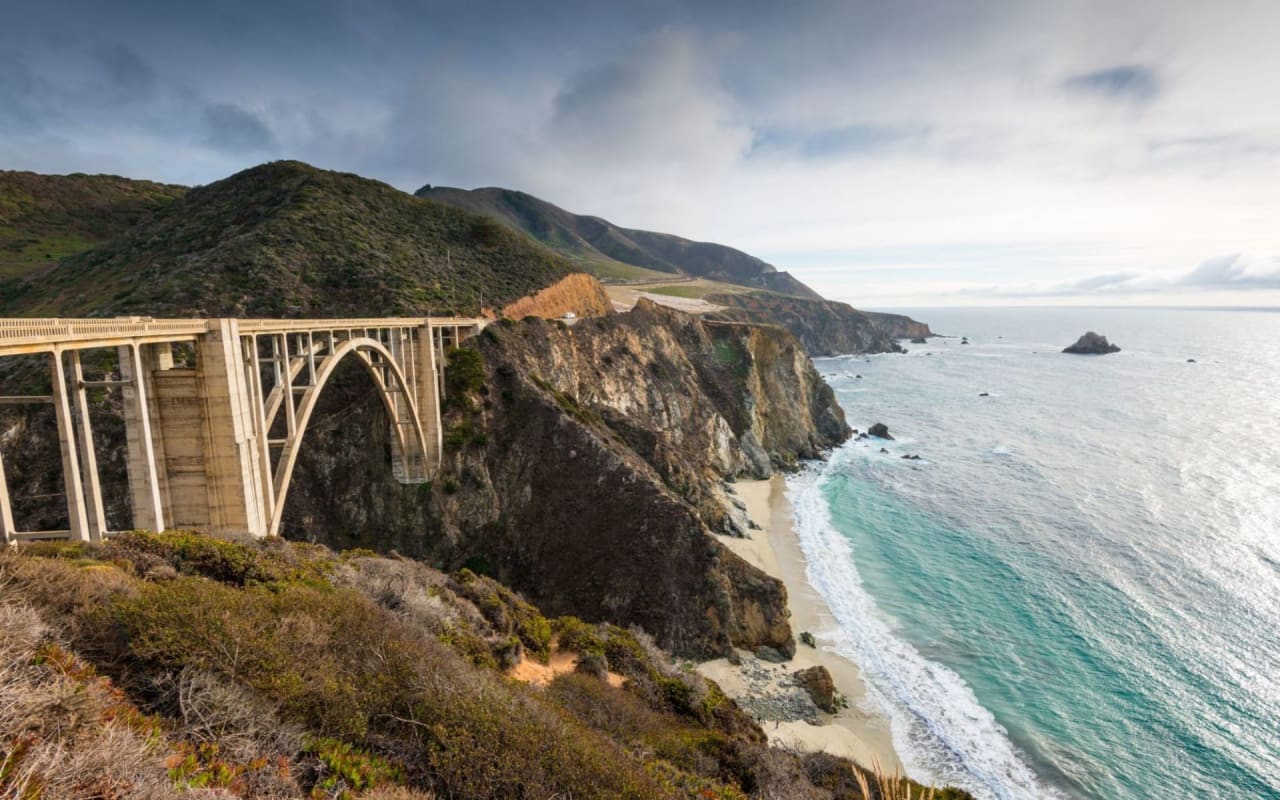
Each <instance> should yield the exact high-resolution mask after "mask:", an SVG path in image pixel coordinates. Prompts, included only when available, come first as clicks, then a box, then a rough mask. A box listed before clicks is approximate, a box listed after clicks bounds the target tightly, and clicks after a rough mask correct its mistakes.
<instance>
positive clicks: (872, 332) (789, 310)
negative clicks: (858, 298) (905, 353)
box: [707, 294, 902, 356]
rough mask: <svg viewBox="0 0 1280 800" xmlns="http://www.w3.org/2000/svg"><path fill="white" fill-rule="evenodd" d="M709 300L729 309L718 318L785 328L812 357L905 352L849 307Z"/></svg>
mask: <svg viewBox="0 0 1280 800" xmlns="http://www.w3.org/2000/svg"><path fill="white" fill-rule="evenodd" d="M707 300H708V301H709V302H712V303H717V304H719V305H723V306H728V307H729V308H728V309H726V310H725V311H722V312H720V313H719V314H718V315H717V316H718V317H719V318H721V319H731V320H743V321H750V322H758V323H766V324H770V323H771V324H776V325H781V326H783V327H784V328H786V329H787V330H789V331H791V333H792V334H794V335H795V337H796V338H797V339H799V340H800V342H801V343H802V344H803V345H804V347H805V350H807V351H808V352H809V354H810V355H812V356H836V355H845V354H848V353H896V352H900V351H901V350H902V348H901V347H900V346H899V345H898V343H897V341H896V335H895V334H894V333H893V332H892V331H889V330H886V329H884V328H882V327H881V326H880V325H878V324H877V323H876V321H875V320H874V319H873V318H872V316H871V315H869V314H865V313H863V312H861V311H859V310H857V309H856V308H854V307H853V306H850V305H848V304H847V303H837V302H834V301H830V300H804V299H800V298H794V297H778V296H774V295H763V294H749V295H748V294H718V295H713V296H709V297H708V298H707Z"/></svg>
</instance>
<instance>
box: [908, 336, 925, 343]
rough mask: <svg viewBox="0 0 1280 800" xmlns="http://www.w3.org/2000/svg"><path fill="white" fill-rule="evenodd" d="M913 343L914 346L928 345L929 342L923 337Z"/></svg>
mask: <svg viewBox="0 0 1280 800" xmlns="http://www.w3.org/2000/svg"><path fill="white" fill-rule="evenodd" d="M911 343H912V344H928V343H929V340H928V339H926V338H924V337H923V336H917V337H916V338H914V339H912V340H911Z"/></svg>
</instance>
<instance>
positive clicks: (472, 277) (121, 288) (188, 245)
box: [0, 161, 580, 317]
mask: <svg viewBox="0 0 1280 800" xmlns="http://www.w3.org/2000/svg"><path fill="white" fill-rule="evenodd" d="M577 271H580V270H578V269H576V268H575V266H574V265H573V264H572V263H571V262H570V261H569V260H568V259H566V258H564V257H563V256H561V255H559V254H557V253H554V252H552V251H551V250H549V249H547V248H545V247H543V246H541V245H539V244H538V243H537V242H534V241H531V240H530V239H529V238H528V237H527V236H525V235H523V234H521V233H517V232H514V231H511V230H509V229H508V228H506V227H505V226H502V225H499V224H497V223H496V222H494V221H493V220H492V219H490V218H488V217H484V216H480V215H477V214H472V213H468V212H466V211H463V210H460V209H457V208H454V207H452V206H449V205H445V204H443V203H436V202H432V201H429V200H422V199H419V198H415V197H413V196H411V195H408V194H405V193H404V192H401V191H399V190H397V189H395V188H393V187H391V186H388V185H386V184H384V183H380V182H378V181H373V180H369V179H366V178H361V177H359V176H357V175H350V174H345V173H338V172H329V171H326V170H321V169H317V168H315V167H311V166H308V165H306V164H302V163H298V162H291V161H281V162H273V163H270V164H263V165H261V166H257V167H253V168H252V169H248V170H245V171H243V172H240V173H237V174H235V175H232V176H231V177H229V178H226V179H224V180H221V181H218V182H216V183H213V184H210V185H208V186H204V187H201V188H198V189H193V190H191V191H190V192H189V193H187V194H185V195H184V196H182V197H181V198H180V199H178V200H176V201H174V202H169V203H168V204H167V205H164V206H162V207H160V208H158V209H156V210H155V211H154V213H153V214H152V215H151V216H150V217H149V218H146V219H143V220H141V221H140V223H139V224H137V225H134V226H132V227H130V228H128V229H127V230H126V231H124V232H123V233H122V234H121V235H119V236H117V237H115V238H113V239H111V240H110V241H108V242H106V243H104V244H101V245H99V246H97V247H94V248H93V249H91V250H88V251H86V252H83V253H79V254H76V255H72V256H70V257H68V258H65V259H63V260H62V261H61V262H60V263H59V264H58V265H57V266H56V267H54V268H52V269H50V270H48V271H47V272H45V273H43V274H41V275H39V276H38V278H36V279H33V280H21V279H19V280H10V281H9V282H8V283H7V284H4V285H0V314H3V315H17V314H21V315H38V314H57V315H64V316H65V315H73V314H83V315H95V316H103V315H108V316H109V315H115V314H125V313H145V314H151V315H155V316H162V315H187V314H200V315H209V316H217V315H229V316H295V317H296V316H308V315H314V316H342V315H354V314H378V315H391V314H421V313H426V312H428V311H430V312H432V313H440V312H443V311H456V312H467V313H474V312H476V311H477V310H478V309H479V308H480V305H481V303H483V304H484V305H485V306H486V307H500V306H502V305H505V304H507V303H510V302H512V301H514V300H517V299H518V298H520V297H523V296H525V295H528V294H531V293H533V292H536V291H537V290H539V289H542V288H544V287H546V286H549V285H551V284H553V283H555V282H556V281H558V280H559V279H561V278H563V277H564V276H566V275H568V274H570V273H573V272H577Z"/></svg>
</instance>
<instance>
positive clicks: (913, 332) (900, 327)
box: [862, 311, 935, 339]
mask: <svg viewBox="0 0 1280 800" xmlns="http://www.w3.org/2000/svg"><path fill="white" fill-rule="evenodd" d="M862 313H864V314H866V315H867V317H869V318H870V319H871V321H872V322H874V323H875V325H876V327H877V328H879V329H880V330H882V331H884V332H885V333H887V334H888V335H889V336H891V337H893V338H895V339H917V338H919V339H924V338H928V337H930V336H934V335H935V334H934V332H933V331H931V330H929V326H928V324H926V323H924V322H917V321H916V320H914V319H912V318H911V317H908V316H905V315H903V314H885V313H883V312H881V311H864V312H862Z"/></svg>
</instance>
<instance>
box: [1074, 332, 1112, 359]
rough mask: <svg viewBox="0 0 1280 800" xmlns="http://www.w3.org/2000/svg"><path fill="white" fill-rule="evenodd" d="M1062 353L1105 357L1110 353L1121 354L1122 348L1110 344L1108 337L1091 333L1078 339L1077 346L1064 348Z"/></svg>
mask: <svg viewBox="0 0 1280 800" xmlns="http://www.w3.org/2000/svg"><path fill="white" fill-rule="evenodd" d="M1062 352H1064V353H1072V354H1074V355H1087V356H1103V355H1107V354H1108V353H1119V352H1120V348H1119V347H1117V346H1116V345H1114V344H1112V343H1111V342H1108V341H1107V337H1105V336H1103V335H1101V334H1098V333H1094V332H1093V331H1089V332H1088V333H1086V334H1085V335H1083V336H1081V337H1080V338H1079V339H1076V343H1075V344H1073V345H1071V346H1069V347H1064V348H1063V349H1062Z"/></svg>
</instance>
